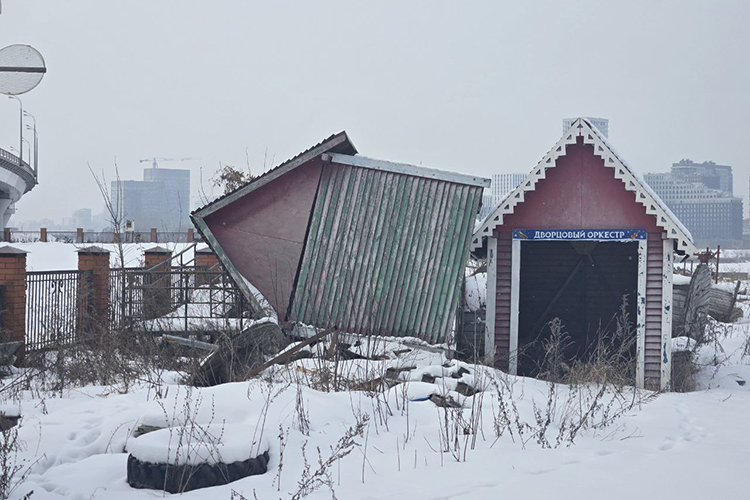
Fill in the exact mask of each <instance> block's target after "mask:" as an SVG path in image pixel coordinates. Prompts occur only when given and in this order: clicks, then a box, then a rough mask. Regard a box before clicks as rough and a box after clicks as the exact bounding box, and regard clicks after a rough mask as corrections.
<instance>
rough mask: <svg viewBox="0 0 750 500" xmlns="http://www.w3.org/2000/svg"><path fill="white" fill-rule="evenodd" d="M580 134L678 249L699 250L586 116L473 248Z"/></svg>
mask: <svg viewBox="0 0 750 500" xmlns="http://www.w3.org/2000/svg"><path fill="white" fill-rule="evenodd" d="M577 137H583V142H584V144H591V145H593V146H594V153H595V154H596V155H597V156H599V157H600V158H602V160H604V166H605V167H609V168H611V169H613V170H614V174H615V178H616V179H620V180H621V181H622V182H623V184H624V185H625V189H627V190H628V191H632V192H634V193H635V199H636V201H637V202H638V203H640V204H641V205H643V206H644V207H645V208H646V213H647V214H649V215H653V216H654V217H656V224H657V225H658V226H659V227H661V228H663V229H664V230H665V231H666V232H667V238H670V239H674V240H676V241H677V249H678V250H679V251H680V252H686V253H687V254H692V253H695V252H697V249H696V248H695V246H694V245H693V238H692V236H691V235H690V232H689V231H688V230H687V229H686V228H685V226H683V225H682V223H681V222H680V221H679V220H678V219H677V217H675V215H674V214H673V213H672V211H671V210H669V208H667V206H666V205H665V204H664V202H663V201H662V200H661V199H660V198H659V196H658V195H657V194H656V193H654V191H653V190H652V189H651V188H650V187H649V186H648V184H646V182H645V181H643V180H642V179H641V178H640V176H638V175H637V174H635V173H634V172H633V170H631V168H630V167H629V166H628V165H627V164H626V163H625V162H624V161H623V160H622V159H621V158H620V157H619V156H618V155H617V153H615V151H614V150H613V148H612V147H611V146H610V145H609V143H608V142H607V140H606V139H605V138H604V137H603V136H602V135H601V133H600V132H599V131H598V130H597V129H596V127H594V126H592V125H591V124H590V123H589V122H588V121H587V120H586V119H585V118H578V119H577V120H576V121H575V122H574V123H573V125H572V126H571V127H570V128H569V129H568V131H567V132H565V134H564V135H563V137H562V138H561V139H560V140H559V141H558V142H557V144H555V145H554V147H553V148H552V149H551V150H550V151H549V152H548V153H547V154H546V155H545V156H544V157H543V158H542V159H541V160H540V161H539V163H537V165H536V167H534V169H533V170H532V171H531V173H530V174H529V175H528V176H527V177H526V179H525V180H524V181H523V182H522V183H521V184H520V185H519V186H518V187H517V188H516V189H514V190H513V191H511V192H510V193H509V194H508V195H507V196H506V197H505V198H504V199H503V201H502V202H501V203H500V204H499V205H498V206H497V208H495V210H493V211H492V213H490V215H488V216H487V218H486V219H485V220H484V221H483V222H482V224H481V225H480V226H479V229H478V230H477V231H476V232H475V233H474V235H473V236H472V239H471V250H472V251H475V250H477V249H479V248H481V247H482V246H483V244H484V239H485V238H487V237H490V236H492V232H493V231H494V230H495V228H496V227H497V226H500V225H502V224H503V218H504V217H505V216H506V215H509V214H512V213H513V212H514V210H515V208H516V205H518V204H519V203H522V202H523V201H524V198H525V195H526V193H528V192H530V191H534V189H536V183H537V182H539V181H540V180H541V179H544V178H545V177H546V172H547V169H550V168H554V167H555V166H557V159H558V158H559V157H560V156H564V155H565V150H566V148H567V146H568V145H569V144H575V143H576V138H577Z"/></svg>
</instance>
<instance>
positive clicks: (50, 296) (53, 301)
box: [26, 271, 92, 350]
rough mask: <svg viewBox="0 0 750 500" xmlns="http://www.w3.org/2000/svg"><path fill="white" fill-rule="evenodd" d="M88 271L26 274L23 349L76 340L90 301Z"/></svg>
mask: <svg viewBox="0 0 750 500" xmlns="http://www.w3.org/2000/svg"><path fill="white" fill-rule="evenodd" d="M91 287H92V273H91V271H31V272H27V273H26V348H27V349H29V350H35V349H43V348H46V347H54V346H58V345H64V344H67V343H70V342H72V341H74V340H75V338H76V334H77V333H78V331H79V327H81V326H83V325H82V318H84V317H85V315H86V312H87V311H88V310H89V307H90V301H91V289H92V288H91Z"/></svg>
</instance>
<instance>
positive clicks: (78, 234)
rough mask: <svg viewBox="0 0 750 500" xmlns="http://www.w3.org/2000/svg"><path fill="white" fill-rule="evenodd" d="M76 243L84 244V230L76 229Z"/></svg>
mask: <svg viewBox="0 0 750 500" xmlns="http://www.w3.org/2000/svg"><path fill="white" fill-rule="evenodd" d="M76 243H83V228H82V227H77V228H76Z"/></svg>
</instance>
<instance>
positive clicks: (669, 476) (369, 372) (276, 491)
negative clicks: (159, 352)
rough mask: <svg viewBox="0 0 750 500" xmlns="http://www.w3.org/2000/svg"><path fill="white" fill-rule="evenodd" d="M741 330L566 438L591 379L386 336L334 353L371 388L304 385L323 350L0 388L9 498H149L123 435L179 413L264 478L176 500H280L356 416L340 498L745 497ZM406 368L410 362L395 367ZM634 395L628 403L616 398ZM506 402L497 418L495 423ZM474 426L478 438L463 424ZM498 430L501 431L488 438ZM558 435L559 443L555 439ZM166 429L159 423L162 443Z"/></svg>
mask: <svg viewBox="0 0 750 500" xmlns="http://www.w3.org/2000/svg"><path fill="white" fill-rule="evenodd" d="M747 326H748V325H746V324H739V325H734V326H732V327H726V329H727V332H726V336H725V337H723V338H722V342H721V344H720V345H718V344H717V345H712V346H708V347H705V348H703V349H702V350H701V352H700V355H699V360H700V362H701V363H702V364H703V365H704V366H703V368H702V370H701V371H700V373H699V377H698V382H699V384H700V385H699V390H697V391H695V392H692V393H686V394H676V393H668V394H660V395H654V394H652V393H648V392H641V393H633V392H627V393H626V394H625V396H627V399H626V400H617V399H612V395H611V394H607V395H605V397H604V398H603V399H602V400H601V402H602V404H603V406H602V407H601V408H600V409H599V410H597V412H596V417H595V418H593V419H591V420H590V423H591V424H596V423H597V422H598V423H600V424H602V423H603V422H605V421H606V419H607V418H608V417H607V414H605V413H604V408H606V407H607V403H608V402H609V401H615V404H614V406H612V407H610V410H609V411H610V416H611V412H614V411H615V410H616V409H617V408H623V404H624V405H625V406H624V408H627V409H626V410H625V411H624V414H623V415H622V416H621V417H619V418H614V419H613V421H612V422H609V424H608V425H606V426H604V425H601V426H598V427H597V426H589V428H588V429H584V430H581V431H580V433H579V434H578V435H577V436H576V437H575V438H574V439H573V444H572V445H569V438H570V432H571V427H572V426H573V425H574V424H575V423H576V422H577V421H578V420H577V419H580V413H579V412H577V411H576V408H578V405H580V407H581V408H586V401H587V400H588V399H587V398H589V397H590V394H592V392H590V391H593V392H594V393H595V392H596V391H595V389H594V388H580V389H577V390H574V389H571V388H568V387H566V386H550V385H549V384H548V383H545V382H542V381H538V380H533V379H526V378H521V377H509V376H506V375H503V374H501V373H499V372H495V371H494V370H486V369H484V368H482V367H478V366H473V365H467V364H463V363H457V362H452V361H448V360H446V359H445V358H444V357H443V354H441V353H440V352H432V351H428V350H422V349H418V348H415V347H414V346H413V345H405V344H403V343H399V342H395V341H386V342H382V343H381V345H380V346H378V348H377V349H379V350H380V351H379V352H382V353H383V355H384V357H385V358H386V359H383V360H380V361H370V360H351V361H342V364H343V366H340V367H339V372H340V373H341V374H342V376H344V377H345V378H348V379H352V380H354V379H357V380H363V381H365V380H369V379H372V377H373V376H383V375H384V374H386V372H385V370H386V369H387V368H391V369H392V370H390V373H391V376H392V377H397V378H399V379H401V380H402V381H403V383H401V384H398V385H395V386H394V387H392V388H390V389H388V390H387V391H386V392H385V393H381V394H380V395H377V394H378V393H377V392H373V391H368V390H365V391H341V392H324V391H322V390H315V389H313V388H311V386H312V387H318V388H322V387H324V386H325V384H326V382H325V381H321V380H318V379H316V377H318V375H319V374H320V373H322V372H321V369H322V368H324V367H330V365H328V364H327V363H330V362H329V361H325V360H321V359H315V358H312V359H302V360H299V361H297V362H295V363H294V364H291V365H289V366H287V367H284V368H281V367H277V368H274V369H273V370H271V372H270V373H269V374H267V376H266V377H264V378H262V379H257V380H253V381H251V382H245V383H234V384H226V385H222V386H217V387H213V388H204V389H194V388H189V387H186V386H181V385H179V383H178V381H179V377H178V376H177V375H176V374H172V373H167V374H166V377H165V379H164V384H163V386H161V387H160V388H159V390H158V391H156V388H154V387H146V386H142V387H140V388H138V389H135V390H131V391H129V392H127V393H120V392H119V390H118V389H120V388H118V387H84V388H76V389H69V390H66V391H64V392H63V394H62V395H61V394H60V393H52V392H42V393H37V392H29V391H23V392H20V393H18V394H17V397H9V393H11V392H12V391H5V390H4V391H2V392H1V393H0V394H3V395H4V396H5V401H3V403H4V404H5V405H10V406H12V407H13V408H17V409H18V410H19V411H20V413H21V415H22V416H23V417H22V421H21V426H20V431H19V436H20V438H21V439H22V441H23V442H24V450H23V451H22V453H21V457H22V458H23V459H24V460H26V464H32V465H31V472H30V474H29V476H28V477H27V479H26V481H25V482H24V483H22V484H21V485H20V486H19V487H18V488H17V490H16V491H15V493H14V494H15V497H16V498H20V496H22V495H23V494H25V493H27V492H28V491H31V490H33V491H34V494H33V496H32V498H33V499H35V500H37V499H60V498H73V499H82V500H83V499H94V498H101V499H105V498H106V499H126V498H127V499H132V498H153V497H159V496H162V495H163V494H162V493H161V492H159V491H151V490H136V489H132V488H130V487H129V486H128V485H127V483H126V481H125V478H126V461H127V456H128V454H127V452H126V450H128V449H132V450H136V451H138V452H139V453H141V454H143V453H144V451H143V447H141V448H139V447H138V445H136V443H137V442H138V440H139V439H143V438H144V437H146V436H148V434H145V435H144V436H141V437H138V438H135V437H133V431H134V430H135V429H136V428H138V427H139V426H140V425H144V424H145V425H151V426H156V427H164V426H178V425H185V424H186V423H192V424H193V425H199V426H205V428H206V429H213V430H214V434H221V432H224V435H223V437H222V439H224V441H225V442H222V443H221V446H222V447H223V448H222V450H224V452H225V453H226V454H227V456H246V455H245V454H246V453H247V451H246V450H247V449H250V448H252V447H263V449H265V448H264V447H265V446H269V449H270V455H271V462H270V465H269V471H268V472H267V473H266V474H265V475H262V476H252V477H249V478H245V479H242V480H239V481H236V482H234V483H231V484H229V485H226V486H218V487H213V488H208V489H202V490H195V491H191V492H189V493H185V494H184V496H185V498H195V499H230V498H232V492H233V491H235V492H237V493H239V494H241V495H244V496H245V497H246V498H256V497H257V498H259V499H269V498H272V499H275V498H290V497H291V496H292V495H294V494H295V493H296V492H297V491H298V489H299V481H300V480H301V479H302V478H303V477H304V471H305V458H304V457H303V450H304V453H305V456H306V459H307V463H308V465H309V471H310V472H311V473H313V472H315V471H316V470H317V469H318V468H319V465H318V463H319V457H320V460H322V461H325V460H326V459H327V458H328V457H329V456H330V454H331V449H332V447H336V445H337V443H338V442H339V440H340V439H341V438H342V437H343V436H344V435H345V433H346V432H347V430H348V429H352V428H355V429H356V427H357V425H358V424H360V425H362V426H363V427H362V429H363V433H362V435H361V436H359V437H357V438H356V442H357V443H358V445H357V446H355V447H354V448H352V451H351V453H350V454H349V455H347V456H346V457H344V458H342V459H340V460H334V461H333V462H332V463H333V465H332V466H331V467H330V468H329V469H328V470H327V473H328V474H329V475H330V476H329V477H330V481H331V484H332V486H333V488H334V489H335V492H336V496H337V497H338V498H340V499H349V498H361V499H365V498H367V499H397V498H414V499H422V498H423V499H448V498H451V499H453V498H456V499H459V498H465V499H481V498H488V499H489V498H499V497H521V496H522V497H524V498H577V499H582V500H587V499H597V500H598V499H601V498H615V499H619V498H622V499H625V498H628V499H632V498H634V497H638V496H646V497H651V496H654V495H658V496H660V497H664V498H670V499H671V498H674V499H705V498H747V495H748V493H747V492H748V491H750V477H748V474H747V471H746V468H747V464H748V463H750V422H749V421H748V415H750V384H744V385H740V383H739V381H741V380H750V357H749V356H748V353H747V352H746V349H747V346H748V328H747ZM315 349H316V348H313V350H315ZM359 349H360V351H362V350H363V349H365V346H362V347H360V348H359ZM407 349H411V350H410V351H408V352H406V350H407ZM354 350H355V351H356V350H357V349H354ZM411 367H416V368H415V369H413V370H402V371H399V369H401V368H411ZM467 370H468V371H467ZM386 375H387V374H386ZM425 375H429V376H430V377H436V378H435V381H434V383H428V382H422V381H421V380H422V379H423V377H424V376H425ZM428 379H429V377H428ZM6 382H7V381H6ZM297 382H299V383H297ZM459 382H465V383H467V384H469V385H471V386H474V387H479V388H485V389H486V390H485V391H484V392H481V393H478V394H477V395H475V396H473V397H465V396H462V395H461V394H459V393H458V392H456V389H457V388H458V384H459ZM552 388H554V391H555V392H554V393H553V398H552V399H551V401H552V402H553V408H552V411H551V415H552V417H553V418H552V422H551V423H550V425H549V428H548V429H547V430H546V432H545V433H543V434H542V435H543V436H544V439H546V440H547V441H548V442H549V443H550V445H551V446H552V448H551V449H549V448H546V447H543V446H542V445H541V444H540V441H541V439H540V437H539V436H540V432H539V429H540V426H539V422H540V421H538V419H537V418H536V417H535V408H536V411H537V412H541V416H542V419H541V421H542V422H543V420H544V416H545V415H546V413H545V411H546V405H547V402H548V401H549V400H550V399H549V396H550V390H551V389H552ZM571 391H572V392H571ZM433 393H437V394H442V395H444V396H447V397H449V399H451V400H454V401H458V402H460V403H462V405H463V407H464V409H463V410H460V409H459V410H456V409H453V408H447V409H446V408H440V407H438V406H436V404H435V403H434V402H433V400H431V399H429V397H428V396H430V395H431V394H433ZM587 395H588V396H587ZM157 396H160V397H157ZM631 398H635V401H637V402H638V404H636V405H634V406H633V407H632V408H628V405H629V404H630V403H629V402H632V401H633V399H631ZM512 405H515V407H516V408H517V412H516V410H513V409H512V407H513V406H512ZM503 407H504V408H505V411H506V413H505V415H506V416H509V417H510V419H509V421H505V422H504V420H503V417H502V415H503V414H504V413H503V411H501V408H503ZM458 415H460V416H461V418H462V419H458V417H457V416H458ZM519 422H522V423H525V424H528V427H526V428H524V427H523V425H521V426H519ZM591 427H597V428H591ZM474 428H475V429H476V431H477V432H476V434H472V433H469V434H465V431H466V430H469V431H471V429H474ZM217 429H224V431H220V430H217ZM497 429H502V430H503V434H502V436H501V437H499V438H498V437H497V432H498V431H497ZM519 429H525V430H524V431H523V433H519ZM533 429H536V430H533ZM157 432H158V431H157ZM279 436H281V439H280V438H279ZM559 436H562V438H561V439H562V442H561V444H560V446H559V447H556V448H555V445H556V442H557V440H558V437H559ZM165 437H166V434H165V433H164V432H162V434H161V436H159V439H160V440H162V441H163V440H164V439H165ZM157 441H158V440H157ZM261 443H262V444H261ZM266 443H267V444H266ZM456 443H457V444H458V451H456ZM172 446H176V445H175V443H172ZM472 447H473V449H472ZM238 448H239V449H238ZM243 450H245V451H243ZM451 450H452V451H451ZM282 451H283V459H280V455H281V453H282ZM145 453H153V450H149V451H147V452H145ZM243 453H245V454H243ZM280 463H281V465H282V467H281V472H280V474H279V469H280V468H279V465H280ZM324 477H325V475H324ZM234 498H241V497H238V496H235V497H234ZM307 498H320V499H322V498H331V493H330V491H329V489H328V488H327V487H326V486H321V487H320V488H319V489H318V490H317V491H315V492H313V493H311V494H310V495H309V496H308V497H307Z"/></svg>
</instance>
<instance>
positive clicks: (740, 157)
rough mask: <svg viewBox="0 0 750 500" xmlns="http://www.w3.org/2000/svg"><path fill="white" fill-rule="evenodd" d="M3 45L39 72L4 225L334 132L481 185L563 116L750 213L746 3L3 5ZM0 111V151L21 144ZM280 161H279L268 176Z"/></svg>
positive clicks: (8, 106)
mask: <svg viewBox="0 0 750 500" xmlns="http://www.w3.org/2000/svg"><path fill="white" fill-rule="evenodd" d="M0 2H2V14H0V47H2V46H6V45H10V44H14V43H24V44H30V45H33V46H34V47H36V48H37V49H39V50H40V51H41V52H42V54H43V55H44V57H45V59H46V62H47V67H48V73H47V75H46V76H45V77H44V80H43V81H42V83H41V84H40V85H39V87H37V88H36V89H35V90H33V91H32V92H30V93H29V94H26V95H25V96H22V98H23V100H24V104H25V106H26V108H27V109H28V110H29V111H31V112H32V113H33V114H34V115H36V118H37V120H38V125H39V130H40V134H39V144H40V155H39V156H40V167H39V170H40V175H39V183H40V184H39V185H38V186H37V187H36V188H34V190H33V191H32V192H31V193H29V194H27V195H25V196H24V198H23V199H22V200H21V201H20V202H19V203H18V206H17V208H18V213H17V214H16V215H15V216H14V218H13V219H11V222H10V224H11V225H14V224H18V223H19V222H21V221H23V220H28V219H41V218H44V217H48V218H52V219H55V220H60V219H61V218H62V217H64V216H68V215H69V214H70V213H71V212H72V211H73V210H75V209H77V208H81V207H87V206H88V207H92V208H93V209H94V212H95V213H96V212H99V211H101V210H102V202H101V197H100V196H99V194H98V191H97V189H96V185H95V183H94V181H93V179H92V176H91V174H90V173H89V171H88V167H87V164H90V165H91V166H92V168H93V169H94V170H95V171H96V172H98V173H99V172H101V171H102V170H103V171H104V172H105V173H106V175H107V177H108V178H111V177H112V176H113V175H114V161H115V158H116V160H117V164H118V165H119V168H120V173H121V175H122V177H123V178H125V179H140V178H141V171H142V168H143V167H144V166H146V164H141V163H139V160H140V159H143V158H149V157H154V156H157V157H175V158H182V157H189V158H195V160H191V161H185V162H174V163H163V164H162V166H164V167H180V168H186V167H190V168H191V169H192V171H193V177H192V190H193V196H194V198H195V201H197V192H198V188H199V172H200V170H201V168H202V170H203V177H204V179H206V178H208V177H210V176H211V175H212V173H213V171H215V170H216V168H217V167H218V164H219V162H224V163H228V164H233V165H236V166H241V167H245V165H246V152H247V157H248V158H249V164H250V166H251V169H252V170H253V171H254V172H255V173H258V172H260V171H261V170H262V169H263V162H264V156H265V154H266V152H267V156H268V160H267V163H268V165H267V166H268V167H270V166H271V163H274V164H277V163H279V162H280V161H282V160H284V159H286V158H289V157H290V156H293V155H295V154H296V153H297V152H299V151H301V150H303V149H306V148H307V147H308V146H310V145H312V144H314V143H316V142H318V141H319V140H321V139H323V138H324V137H326V136H328V135H330V134H332V133H335V132H338V131H340V130H346V131H347V132H348V133H349V135H350V137H351V138H352V139H353V141H354V143H355V144H356V145H357V147H358V149H359V151H360V153H361V154H364V155H367V156H373V157H377V158H383V159H389V160H396V161H402V162H408V163H415V164H422V165H426V166H431V167H435V168H442V169H448V170H455V171H460V172H467V173H472V174H481V175H486V176H489V175H490V174H492V173H500V172H527V171H529V170H530V169H531V168H532V167H533V166H534V165H535V164H536V162H537V161H538V160H539V159H540V158H541V156H543V155H544V154H545V153H546V152H547V150H548V149H549V148H550V147H551V146H552V145H553V144H554V143H555V142H556V141H557V139H559V136H560V135H561V133H562V132H561V120H562V118H564V117H573V116H601V117H606V118H609V120H610V141H611V142H612V143H613V144H614V146H615V147H616V149H617V150H618V152H619V153H620V154H621V155H622V156H623V157H624V158H625V159H627V160H628V162H629V163H630V164H631V165H632V166H633V167H634V168H635V169H636V170H639V171H640V172H648V171H663V170H667V169H668V168H669V166H670V165H671V163H672V162H675V161H678V160H679V159H681V158H688V157H689V158H692V159H694V160H698V161H703V160H707V159H711V160H714V161H716V162H717V163H723V164H729V165H732V166H733V167H734V172H735V185H734V190H735V194H736V195H741V196H743V197H745V198H747V192H748V173H749V171H750V158H748V148H747V144H748V140H749V138H750V65H749V64H748V61H750V54H749V52H750V29H748V28H747V26H748V21H750V2H748V1H705V0H704V1H685V0H680V1H672V2H655V1H653V0H651V1H644V2H640V1H632V0H630V1H622V2H618V4H619V6H615V5H613V4H614V2H603V1H592V2H577V1H565V2H560V1H548V2H531V1H529V2H500V1H494V0H493V1H485V2H479V1H472V2H467V1H460V2H459V1H454V2H438V1H429V2H427V1H425V2H417V1H409V2H407V1H404V0H399V1H392V2H386V1H378V2H358V1H354V0H343V1H337V2H332V1H330V2H322V1H315V2H312V1H305V2H302V1H300V2H282V1H266V2H250V1H244V0H243V1H240V0H236V1H230V0H222V1H218V0H217V1H205V0H204V1H201V2H198V1H185V0H181V1H163V0H162V1H158V2H157V1H154V0H147V1H146V0H129V1H119V2H111V1H102V0H66V1H60V0H0ZM17 113H18V106H17V103H16V102H14V101H11V100H10V99H7V98H4V97H3V98H0V147H3V148H5V149H7V148H9V147H10V146H11V145H16V144H17V143H18V121H17V120H18V114H17ZM272 160H273V162H272Z"/></svg>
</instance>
